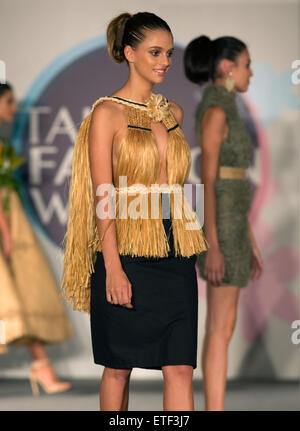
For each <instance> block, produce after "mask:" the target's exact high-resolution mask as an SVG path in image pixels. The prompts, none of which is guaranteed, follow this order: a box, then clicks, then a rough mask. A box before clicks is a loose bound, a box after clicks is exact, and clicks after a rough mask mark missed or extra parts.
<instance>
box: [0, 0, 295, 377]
mask: <svg viewBox="0 0 300 431" xmlns="http://www.w3.org/2000/svg"><path fill="white" fill-rule="evenodd" d="M124 11H128V12H130V13H135V12H138V11H150V12H154V13H157V14H158V15H159V16H161V17H162V18H164V19H165V20H166V21H167V22H168V24H169V25H170V27H171V29H172V31H173V34H174V36H175V40H176V42H177V43H179V44H180V45H182V46H185V45H186V44H187V43H188V42H189V41H190V40H191V39H192V38H194V37H196V36H199V35H200V34H206V35H209V36H210V37H211V38H215V37H219V36H224V35H231V36H236V37H238V38H240V39H242V40H243V41H245V42H246V44H247V45H248V46H249V50H250V54H251V58H252V64H253V68H254V73H255V76H254V78H253V82H252V83H251V87H250V90H249V92H248V94H247V95H246V96H245V100H246V101H247V103H248V106H249V107H250V108H249V109H250V112H251V114H252V115H253V119H254V123H255V125H256V133H257V136H258V138H257V140H258V148H257V151H256V153H255V164H254V166H253V168H252V169H251V178H252V180H253V181H254V182H255V183H256V184H257V188H258V190H259V193H258V195H257V197H256V198H257V199H256V201H255V202H254V210H253V213H252V218H251V221H252V225H253V229H254V232H255V234H256V235H257V239H258V242H259V245H260V247H261V251H262V254H263V257H264V259H265V266H266V271H265V274H264V277H263V279H262V280H261V282H260V283H256V284H254V283H251V284H250V285H249V286H248V288H247V289H246V290H245V291H243V293H242V295H241V300H240V304H239V314H238V322H237V328H236V331H235V334H234V338H233V340H232V343H231V345H230V356H229V372H228V375H229V378H235V377H259V378H265V377H267V378H282V379H298V378H299V370H300V363H299V347H298V346H297V345H296V344H293V343H292V341H291V334H292V330H291V322H292V321H293V320H296V319H300V314H299V235H298V223H299V187H298V184H299V182H298V181H299V177H298V170H299V150H298V146H299V88H300V84H299V85H292V83H291V78H290V77H291V73H292V68H291V64H292V61H294V60H296V59H299V58H300V52H299V40H300V39H299V22H298V21H297V20H298V19H299V2H297V1H291V0H282V1H275V0H274V1H273V0H269V1H266V0H265V1H263V0H260V1H253V0H252V1H246V0H236V1H227V0H223V1H215V0H210V1H202V0H177V1H176V0H160V1H155V0H154V1H152V2H146V1H144V0H139V1H126V2H122V1H118V0H115V1H114V2H101V1H99V0H59V1H58V0H52V1H51V2H48V1H46V0H24V1H22V0H0V60H4V61H5V63H6V67H7V80H8V81H9V82H10V83H12V84H13V86H14V89H15V92H16V96H17V99H18V101H19V102H22V100H23V98H24V97H25V95H26V94H28V89H29V88H30V87H31V86H32V84H33V83H34V82H35V79H36V77H37V76H39V75H40V74H41V73H42V72H43V71H45V70H47V69H48V68H49V65H50V64H52V62H53V61H54V60H55V59H57V58H58V57H60V56H64V55H65V56H66V55H67V54H66V53H67V52H69V51H70V49H74V48H75V47H77V46H78V45H79V44H81V43H83V42H87V41H89V40H93V39H94V38H96V37H99V36H104V35H105V30H106V26H107V24H108V22H109V21H110V19H111V18H112V17H114V16H115V15H117V14H118V13H121V12H124ZM74 91H76V88H74ZM102 95H104V94H101V95H100V94H95V99H96V98H97V97H100V96H102ZM186 121H187V120H185V124H186ZM184 127H185V125H184ZM184 130H185V129H184ZM35 230H36V233H37V235H38V237H39V239H40V241H41V243H42V245H43V247H44V250H45V253H46V254H47V256H48V257H49V262H50V264H51V267H52V268H53V271H54V273H55V275H56V277H57V281H58V283H59V280H60V276H61V269H62V251H61V250H60V249H59V248H58V247H56V246H55V245H54V243H53V242H51V241H50V240H49V239H48V238H47V237H46V236H45V235H43V233H42V232H41V231H40V230H39V229H37V228H36V227H35ZM0 276H1V275H0ZM0 280H1V279H0ZM199 295H200V305H199V347H198V352H199V361H198V368H197V370H196V376H199V377H201V369H200V357H201V343H202V339H203V329H204V317H205V292H204V288H203V283H202V282H201V281H200V280H199ZM0 300H3V298H0ZM66 308H67V309H68V314H69V316H70V319H71V322H72V324H73V327H74V330H75V332H76V337H74V338H73V339H72V340H70V341H68V342H66V343H64V345H63V346H57V347H51V348H49V350H48V351H49V354H50V356H51V358H52V359H53V361H54V362H55V365H56V367H57V370H58V372H61V373H62V374H64V375H66V376H74V377H75V376H76V377H89V376H98V375H99V372H100V370H101V367H100V366H98V365H95V364H94V363H93V358H92V351H91V341H90V331H89V319H88V316H87V315H83V314H81V313H79V312H74V311H72V310H71V308H70V307H66ZM28 360H29V355H28V352H27V351H26V350H25V349H23V348H18V349H11V350H10V351H9V353H8V354H6V355H0V374H2V375H18V376H23V375H24V374H25V373H26V372H27V367H28ZM133 376H134V377H136V378H153V377H155V376H156V377H157V376H161V373H160V372H159V371H153V370H142V369H135V370H134V373H133Z"/></svg>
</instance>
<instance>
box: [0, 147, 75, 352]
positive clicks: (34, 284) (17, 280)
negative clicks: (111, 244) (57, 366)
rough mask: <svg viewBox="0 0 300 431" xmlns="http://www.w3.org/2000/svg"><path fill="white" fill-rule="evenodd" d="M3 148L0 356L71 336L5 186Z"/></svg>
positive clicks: (35, 245) (14, 197) (38, 251)
mask: <svg viewBox="0 0 300 431" xmlns="http://www.w3.org/2000/svg"><path fill="white" fill-rule="evenodd" d="M7 145H10V144H9V143H5V140H4V139H2V140H0V199H1V203H2V207H3V208H4V212H5V217H6V218H7V221H8V223H9V226H10V232H11V236H12V243H13V245H12V253H11V257H10V259H9V260H7V259H6V258H5V256H4V253H3V243H2V237H1V233H0V331H1V334H0V335H1V337H0V353H5V352H6V351H7V350H8V346H9V345H28V344H29V343H31V342H32V341H36V340H39V341H41V342H43V343H54V342H60V341H63V340H65V339H67V338H69V337H71V336H72V335H73V330H72V327H71V324H70V323H69V320H68V318H67V316H66V313H65V310H64V307H63V303H62V300H61V298H60V296H59V291H58V287H57V283H56V280H55V278H54V275H53V273H52V272H51V269H50V268H49V265H48V262H47V260H46V258H45V256H44V253H43V251H42V248H41V246H40V244H39V242H38V239H37V237H36V235H35V233H34V231H33V228H32V227H31V225H30V223H29V221H28V219H27V217H26V215H25V212H24V210H23V207H22V204H21V200H20V197H19V193H18V192H17V190H16V189H14V188H12V187H10V185H9V184H8V182H7V181H5V179H7V178H8V175H7V170H5V169H4V167H5V166H4V165H5V163H7V159H5V157H3V154H4V153H5V150H6V149H7V147H6V146H7ZM7 196H9V199H6V197H7ZM7 203H9V204H8V205H7Z"/></svg>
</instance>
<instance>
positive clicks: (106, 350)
mask: <svg viewBox="0 0 300 431" xmlns="http://www.w3.org/2000/svg"><path fill="white" fill-rule="evenodd" d="M163 223H164V227H165V231H166V233H167V235H169V244H170V248H171V250H170V252H169V256H168V257H164V258H146V257H132V256H129V255H125V256H124V255H120V260H121V263H122V267H123V269H124V271H125V273H126V275H127V277H128V279H129V281H130V283H131V285H132V299H131V303H132V305H133V308H131V309H129V308H126V307H123V306H122V305H119V304H111V303H110V302H108V301H107V299H106V271H105V266H104V260H103V255H102V253H101V252H97V260H96V263H95V270H94V273H93V274H92V276H91V308H90V312H91V313H90V317H91V320H90V322H91V337H92V348H93V356H94V362H95V363H96V364H100V365H103V366H106V367H109V368H117V369H122V368H125V369H130V368H133V367H136V368H148V369H157V370H159V369H161V367H162V366H164V365H192V366H193V368H196V367H197V337H198V287H197V275H196V268H195V263H196V259H197V255H193V256H191V257H189V258H186V257H181V256H179V257H175V254H174V244H173V232H172V224H171V220H170V219H169V218H164V219H163Z"/></svg>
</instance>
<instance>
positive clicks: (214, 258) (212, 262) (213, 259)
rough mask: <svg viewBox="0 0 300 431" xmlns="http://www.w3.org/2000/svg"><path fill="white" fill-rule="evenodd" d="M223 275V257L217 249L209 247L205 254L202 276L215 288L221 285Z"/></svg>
mask: <svg viewBox="0 0 300 431" xmlns="http://www.w3.org/2000/svg"><path fill="white" fill-rule="evenodd" d="M224 274H225V264H224V257H223V254H222V253H221V251H220V249H219V248H213V247H210V248H209V249H208V251H207V254H206V259H205V266H204V275H205V277H206V278H207V280H208V281H210V282H211V283H212V284H214V285H215V286H220V285H221V284H222V278H223V277H224Z"/></svg>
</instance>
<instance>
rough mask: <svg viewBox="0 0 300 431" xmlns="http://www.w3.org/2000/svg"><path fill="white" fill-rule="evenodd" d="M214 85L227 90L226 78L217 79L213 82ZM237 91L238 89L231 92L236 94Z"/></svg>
mask: <svg viewBox="0 0 300 431" xmlns="http://www.w3.org/2000/svg"><path fill="white" fill-rule="evenodd" d="M213 84H214V85H221V86H222V87H224V88H226V79H224V78H217V79H215V80H214V81H213ZM235 91H236V88H233V89H232V90H231V92H232V93H233V92H235Z"/></svg>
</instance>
